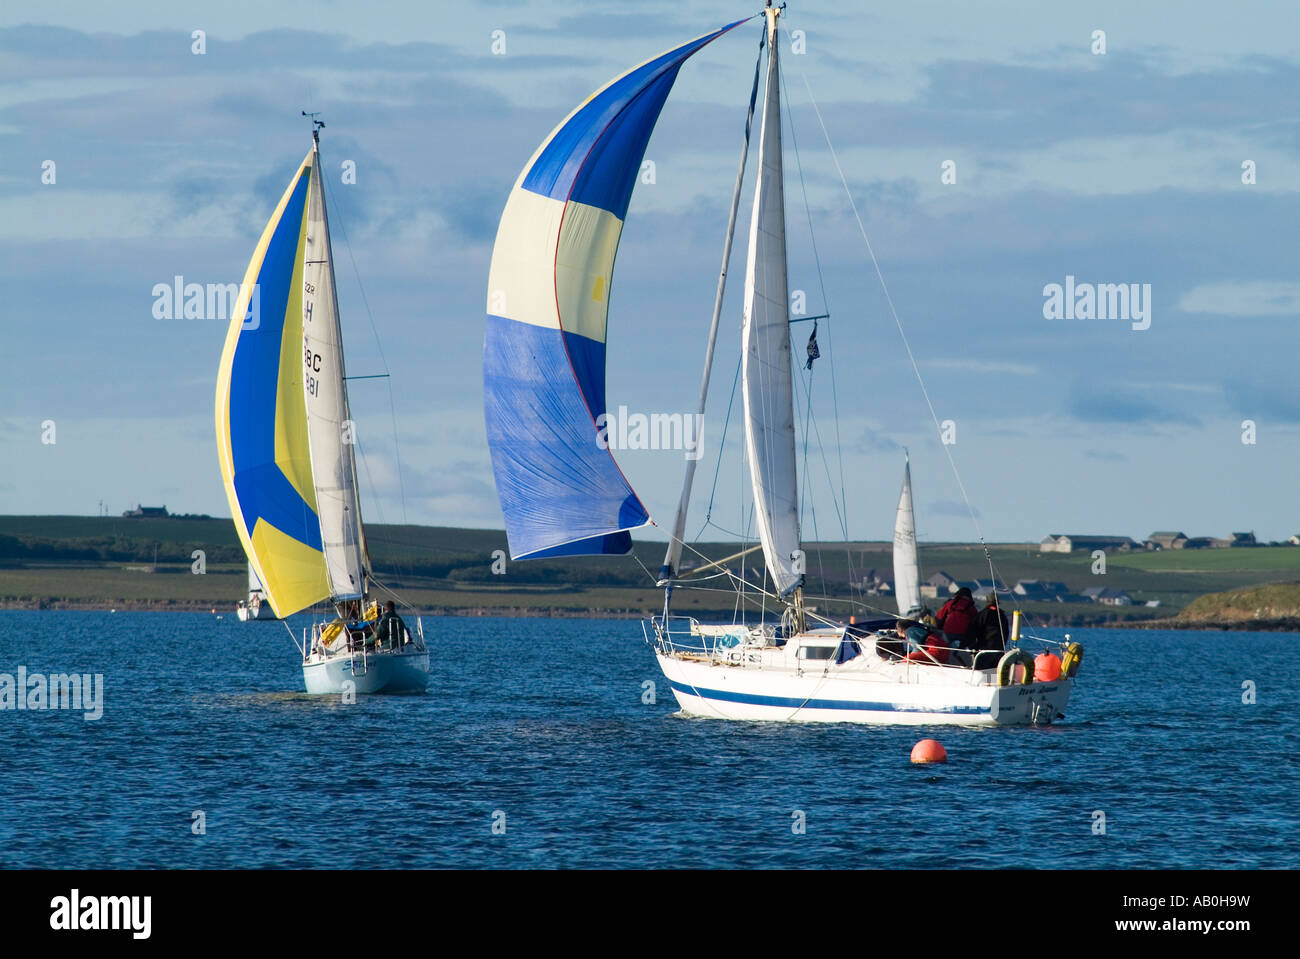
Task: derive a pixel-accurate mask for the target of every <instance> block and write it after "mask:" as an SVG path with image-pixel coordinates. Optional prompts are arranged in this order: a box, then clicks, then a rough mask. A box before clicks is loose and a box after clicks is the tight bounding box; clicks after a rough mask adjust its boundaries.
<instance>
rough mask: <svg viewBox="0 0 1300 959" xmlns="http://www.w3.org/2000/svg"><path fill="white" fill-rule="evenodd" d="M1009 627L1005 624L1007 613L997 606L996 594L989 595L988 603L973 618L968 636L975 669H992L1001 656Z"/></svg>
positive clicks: (1008, 634) (1008, 633)
mask: <svg viewBox="0 0 1300 959" xmlns="http://www.w3.org/2000/svg"><path fill="white" fill-rule="evenodd" d="M1010 635H1011V627H1010V626H1008V625H1007V614H1006V613H1004V612H1002V610H1001V609H1000V608H999V607H998V598H997V596H990V597H989V601H988V605H987V606H985V607H984V608H983V609H982V610H980V612H979V615H978V616H977V617H976V618H975V625H974V628H973V629H972V630H971V633H970V637H969V646H970V648H971V649H972V650H977V652H976V653H975V668H976V669H992V668H993V667H994V666H996V665H997V664H998V660H999V659H1001V658H1002V652H1003V650H1004V649H1005V648H1006V643H1007V638H1008V637H1009V636H1010Z"/></svg>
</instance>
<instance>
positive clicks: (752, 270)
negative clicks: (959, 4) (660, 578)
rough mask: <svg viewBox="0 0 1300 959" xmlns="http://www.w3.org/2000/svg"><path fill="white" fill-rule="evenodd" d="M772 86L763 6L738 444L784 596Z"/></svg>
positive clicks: (781, 337)
mask: <svg viewBox="0 0 1300 959" xmlns="http://www.w3.org/2000/svg"><path fill="white" fill-rule="evenodd" d="M779 91H780V73H779V71H778V58H777V40H776V13H775V11H774V10H771V9H769V10H768V59H767V87H766V89H765V91H764V94H763V127H762V133H761V134H760V136H759V146H758V180H757V183H756V185H755V188H754V213H753V216H752V217H751V219H750V225H749V260H748V263H747V265H746V270H745V320H744V332H743V343H744V345H743V365H744V370H743V374H744V375H743V380H744V399H745V450H746V453H747V455H748V457H749V475H750V479H751V480H752V482H753V486H754V506H755V510H754V512H755V515H756V517H757V519H758V534H759V539H760V541H761V542H762V544H763V557H764V559H765V560H766V562H767V570H768V574H769V575H770V576H771V578H772V581H773V583H774V585H775V586H776V590H777V593H778V594H779V595H781V596H785V595H787V594H788V593H790V592H791V591H792V590H794V589H795V588H796V587H798V586H800V585H802V583H803V574H804V561H803V553H802V551H801V549H800V544H799V492H798V478H797V473H796V461H795V439H794V389H793V382H792V373H791V369H790V315H789V303H790V300H789V295H788V289H787V285H786V259H785V192H784V190H783V188H782V182H781V181H782V172H781V98H780V92H779Z"/></svg>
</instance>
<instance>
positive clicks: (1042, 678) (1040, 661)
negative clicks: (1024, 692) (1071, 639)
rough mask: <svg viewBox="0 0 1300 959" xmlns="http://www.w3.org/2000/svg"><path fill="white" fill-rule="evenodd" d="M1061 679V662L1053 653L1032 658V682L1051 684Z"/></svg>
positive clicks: (1040, 654)
mask: <svg viewBox="0 0 1300 959" xmlns="http://www.w3.org/2000/svg"><path fill="white" fill-rule="evenodd" d="M1060 678H1061V661H1060V660H1059V659H1057V658H1056V656H1055V654H1053V653H1039V654H1038V655H1037V656H1035V657H1034V682H1036V683H1051V682H1055V681H1056V680H1058V679H1060Z"/></svg>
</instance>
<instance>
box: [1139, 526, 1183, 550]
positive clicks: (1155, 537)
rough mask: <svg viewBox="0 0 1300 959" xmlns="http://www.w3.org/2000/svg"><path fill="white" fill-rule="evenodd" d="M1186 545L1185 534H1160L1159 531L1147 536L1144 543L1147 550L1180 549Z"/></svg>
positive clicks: (1167, 532) (1164, 532)
mask: <svg viewBox="0 0 1300 959" xmlns="http://www.w3.org/2000/svg"><path fill="white" fill-rule="evenodd" d="M1186 545H1187V534H1186V533H1175V532H1169V531H1163V532H1162V531H1160V530H1157V531H1156V532H1154V533H1152V534H1151V535H1150V536H1148V537H1147V541H1146V547H1147V549H1182V548H1183V547H1184V546H1186Z"/></svg>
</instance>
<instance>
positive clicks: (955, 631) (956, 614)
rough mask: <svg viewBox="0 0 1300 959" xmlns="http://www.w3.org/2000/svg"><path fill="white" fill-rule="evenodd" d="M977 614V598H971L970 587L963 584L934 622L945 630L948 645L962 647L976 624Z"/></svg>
mask: <svg viewBox="0 0 1300 959" xmlns="http://www.w3.org/2000/svg"><path fill="white" fill-rule="evenodd" d="M977 615H979V610H978V609H977V608H976V606H975V600H973V599H971V595H970V589H969V588H967V587H965V586H963V587H962V588H961V589H959V590H957V595H955V596H954V597H953V598H952V599H950V600H948V602H946V603H944V604H943V608H942V609H941V610H939V613H938V615H936V616H935V617H934V624H935V625H936V626H938V627H939V629H941V630H942V631H943V637H944V639H945V640H946V641H947V645H949V646H955V647H957V648H959V649H960V648H963V647H965V645H966V637H967V635H968V634H969V633H970V631H971V627H972V626H974V625H975V617H976V616H977Z"/></svg>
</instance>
